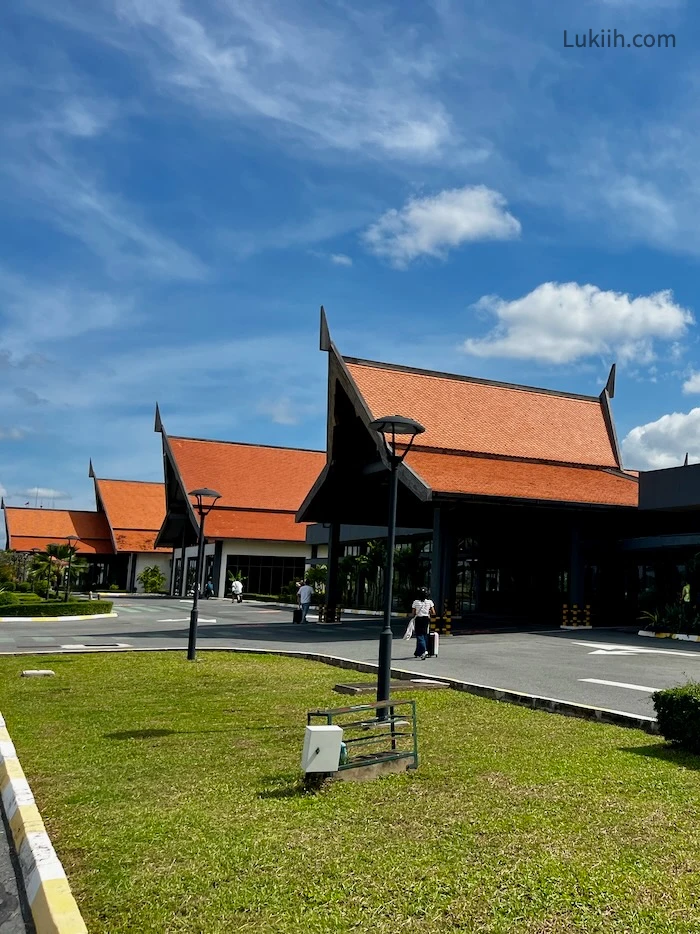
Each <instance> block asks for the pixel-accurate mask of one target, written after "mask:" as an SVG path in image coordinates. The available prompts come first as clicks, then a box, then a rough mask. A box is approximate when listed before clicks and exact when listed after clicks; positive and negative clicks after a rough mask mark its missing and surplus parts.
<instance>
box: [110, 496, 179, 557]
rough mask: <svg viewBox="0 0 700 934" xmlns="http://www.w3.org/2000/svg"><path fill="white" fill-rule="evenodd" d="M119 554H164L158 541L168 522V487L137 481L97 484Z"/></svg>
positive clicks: (163, 549) (165, 549)
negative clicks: (166, 508) (166, 518)
mask: <svg viewBox="0 0 700 934" xmlns="http://www.w3.org/2000/svg"><path fill="white" fill-rule="evenodd" d="M95 486H96V488H97V490H98V492H99V495H100V499H101V500H102V505H103V506H104V510H105V513H106V515H107V521H108V522H109V525H110V526H111V528H112V532H113V533H114V541H115V543H116V546H117V551H139V552H141V551H163V552H169V551H170V549H169V548H156V547H155V545H154V542H155V537H156V535H157V534H158V530H159V529H160V527H161V525H162V524H163V520H164V519H165V485H164V484H163V483H146V482H142V481H135V480H99V479H96V480H95Z"/></svg>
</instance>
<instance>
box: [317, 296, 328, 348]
mask: <svg viewBox="0 0 700 934" xmlns="http://www.w3.org/2000/svg"><path fill="white" fill-rule="evenodd" d="M319 345H320V349H321V350H326V351H328V350H330V349H331V332H330V331H329V330H328V321H327V319H326V310H325V308H324V307H323V305H321V333H320V341H319Z"/></svg>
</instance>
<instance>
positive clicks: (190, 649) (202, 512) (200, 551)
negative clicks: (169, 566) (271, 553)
mask: <svg viewBox="0 0 700 934" xmlns="http://www.w3.org/2000/svg"><path fill="white" fill-rule="evenodd" d="M189 496H194V497H195V499H196V500H197V512H198V513H199V539H198V541H197V569H196V572H195V582H194V595H193V597H192V612H191V613H190V638H189V642H188V643H187V660H188V661H190V662H193V661H194V660H195V658H196V657H197V622H198V620H199V588H200V583H201V577H202V564H203V563H204V520H205V519H206V517H207V516H208V515H209V513H210V512H211V510H212V507H213V505H214V503H215V502H216V501H217V499H221V493H217V492H216V490H207V489H203V490H191V491H190V493H189ZM204 500H211V502H207V503H205V502H204ZM183 564H184V555H183Z"/></svg>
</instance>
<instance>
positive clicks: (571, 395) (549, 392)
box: [343, 357, 598, 402]
mask: <svg viewBox="0 0 700 934" xmlns="http://www.w3.org/2000/svg"><path fill="white" fill-rule="evenodd" d="M343 360H344V361H345V362H346V363H354V364H357V365H358V366H371V367H375V368H377V369H380V370H396V371H398V372H400V373H414V374H416V375H417V376H436V377H438V378H439V379H453V380H457V381H458V382H461V383H479V384H480V385H482V386H495V387H496V388H499V389H517V390H519V391H521V392H535V393H537V394H538V395H546V396H563V397H564V398H566V399H579V400H582V401H585V402H597V401H598V396H587V395H583V394H582V393H577V392H564V391H562V390H559V389H542V388H541V387H538V386H523V385H521V384H520V383H506V382H502V381H500V380H495V379H482V378H481V377H479V376H462V375H461V374H459V373H443V372H442V371H441V370H425V369H421V368H420V367H414V366H403V365H401V364H399V363H382V362H380V361H378V360H364V359H362V358H361V357H343Z"/></svg>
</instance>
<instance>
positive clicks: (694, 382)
mask: <svg viewBox="0 0 700 934" xmlns="http://www.w3.org/2000/svg"><path fill="white" fill-rule="evenodd" d="M683 392H685V393H688V394H690V393H693V392H700V373H691V374H690V376H689V377H688V379H687V380H686V381H685V382H684V383H683Z"/></svg>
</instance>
